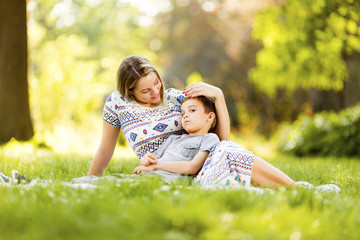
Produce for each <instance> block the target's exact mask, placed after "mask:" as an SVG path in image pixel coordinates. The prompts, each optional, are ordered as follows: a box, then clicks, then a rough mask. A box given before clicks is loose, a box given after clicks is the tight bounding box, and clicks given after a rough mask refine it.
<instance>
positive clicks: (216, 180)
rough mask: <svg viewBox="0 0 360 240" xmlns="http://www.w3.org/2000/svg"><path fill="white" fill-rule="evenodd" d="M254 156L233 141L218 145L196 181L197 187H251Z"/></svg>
mask: <svg viewBox="0 0 360 240" xmlns="http://www.w3.org/2000/svg"><path fill="white" fill-rule="evenodd" d="M253 163H254V154H253V153H252V152H250V151H247V150H245V149H244V148H243V147H241V146H240V145H238V144H236V143H234V142H231V141H221V142H220V143H219V144H218V145H216V146H215V147H214V148H213V149H212V151H211V152H210V153H209V156H208V157H207V159H206V160H205V163H204V165H203V167H202V169H201V170H200V172H199V173H198V174H197V176H196V177H195V179H194V183H195V184H196V185H203V186H204V185H214V184H216V185H225V186H229V187H230V188H233V187H238V186H245V187H250V182H251V173H252V167H253Z"/></svg>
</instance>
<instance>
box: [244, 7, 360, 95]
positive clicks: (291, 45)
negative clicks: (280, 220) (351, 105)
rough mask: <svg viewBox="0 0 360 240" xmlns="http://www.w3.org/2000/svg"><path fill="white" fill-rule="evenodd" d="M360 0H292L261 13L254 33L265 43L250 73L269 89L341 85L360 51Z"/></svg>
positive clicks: (327, 88)
mask: <svg viewBox="0 0 360 240" xmlns="http://www.w3.org/2000/svg"><path fill="white" fill-rule="evenodd" d="M359 13H360V2H359V1H356V0H331V1H330V0H289V1H286V3H285V4H284V5H282V6H281V7H275V6H272V7H270V8H268V9H267V10H265V11H263V12H262V13H260V14H259V15H258V18H257V22H256V25H255V29H254V31H253V36H254V37H255V38H257V39H260V40H261V42H262V44H263V46H264V48H263V49H262V50H261V51H259V52H258V54H257V66H256V67H255V68H254V69H253V70H252V71H251V74H250V77H251V79H252V80H253V81H254V82H255V84H256V85H257V86H258V87H259V88H260V89H262V90H264V91H265V92H267V93H270V94H274V93H275V90H276V89H277V88H278V87H283V88H286V89H288V90H291V91H293V90H295V89H296V88H298V87H303V88H305V89H309V88H312V87H314V88H317V89H320V90H330V89H333V90H341V89H342V88H343V86H344V81H346V80H347V79H348V75H349V74H348V69H347V62H346V58H348V57H350V56H352V54H353V53H354V52H360V38H359V36H360V26H359V19H360V14H359Z"/></svg>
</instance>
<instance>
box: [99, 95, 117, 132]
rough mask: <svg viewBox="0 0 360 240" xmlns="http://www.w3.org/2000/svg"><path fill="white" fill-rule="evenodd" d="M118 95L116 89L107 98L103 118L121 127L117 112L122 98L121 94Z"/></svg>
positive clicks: (112, 124) (114, 125)
mask: <svg viewBox="0 0 360 240" xmlns="http://www.w3.org/2000/svg"><path fill="white" fill-rule="evenodd" d="M117 95H118V94H117V92H116V91H115V92H113V93H112V94H110V96H109V97H108V98H107V100H106V102H105V105H104V109H103V119H104V120H105V121H106V122H107V123H109V124H110V125H111V126H113V127H116V128H120V127H121V123H120V120H119V116H118V114H117V110H118V109H119V105H121V102H119V101H120V99H118V98H119V96H117Z"/></svg>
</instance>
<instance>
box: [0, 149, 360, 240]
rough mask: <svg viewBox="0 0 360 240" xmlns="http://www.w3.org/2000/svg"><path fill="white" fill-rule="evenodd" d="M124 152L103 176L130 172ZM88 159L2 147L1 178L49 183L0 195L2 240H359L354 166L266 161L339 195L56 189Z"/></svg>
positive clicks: (357, 164) (358, 180) (132, 162)
mask: <svg viewBox="0 0 360 240" xmlns="http://www.w3.org/2000/svg"><path fill="white" fill-rule="evenodd" d="M122 151H125V150H122V149H120V150H118V152H117V153H116V154H115V157H114V160H113V161H112V162H111V163H110V166H109V168H108V169H107V171H106V174H111V173H131V171H132V169H133V168H134V167H135V166H136V165H137V163H138V161H137V160H136V159H135V158H134V157H133V156H132V155H126V157H121V156H124V155H125V154H124V155H123V154H121V152H122ZM119 152H120V154H119ZM127 156H129V157H127ZM91 159H92V155H84V154H75V153H55V152H53V151H50V150H45V149H34V148H33V147H31V146H28V145H25V146H22V145H21V147H16V146H15V147H14V146H6V147H1V148H0V172H3V173H5V174H7V175H9V174H10V172H11V170H12V169H16V170H18V171H19V172H21V173H23V174H24V175H26V176H28V177H30V178H36V179H38V180H46V181H47V182H48V183H47V184H37V185H34V186H29V185H20V186H11V187H9V186H0V196H1V198H0V239H290V240H297V239H360V230H359V226H360V194H359V192H360V159H346V158H342V159H339V158H296V157H293V156H285V155H280V154H278V153H277V154H275V155H273V156H272V157H271V158H270V159H269V161H270V162H271V163H272V164H273V165H275V166H277V167H278V168H280V169H282V170H283V171H284V172H286V173H287V174H288V175H289V176H290V177H292V178H293V179H294V180H296V181H300V180H302V181H308V182H311V183H313V184H315V185H319V184H326V183H336V184H337V185H338V186H339V187H340V188H341V189H342V191H341V193H339V194H334V193H327V194H324V193H319V192H316V191H311V190H305V189H297V190H286V189H280V190H276V191H265V192H263V193H259V192H252V191H247V190H242V189H240V190H211V189H200V188H193V187H192V186H190V185H164V184H163V183H162V182H161V181H159V180H156V179H154V180H146V181H141V182H124V183H121V184H115V183H108V184H103V185H100V186H98V187H94V188H88V189H81V188H73V187H70V186H68V185H66V184H63V182H69V181H70V180H71V179H72V178H74V177H79V176H84V175H86V173H87V171H88V168H89V165H90V162H91ZM49 182H50V183H49Z"/></svg>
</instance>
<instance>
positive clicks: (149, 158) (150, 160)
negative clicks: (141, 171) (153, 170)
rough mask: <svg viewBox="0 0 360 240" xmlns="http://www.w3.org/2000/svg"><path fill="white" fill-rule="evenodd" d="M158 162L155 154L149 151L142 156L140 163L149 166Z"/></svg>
mask: <svg viewBox="0 0 360 240" xmlns="http://www.w3.org/2000/svg"><path fill="white" fill-rule="evenodd" d="M156 163H157V157H155V155H154V154H152V153H150V152H148V153H146V154H145V155H144V156H143V157H142V158H141V162H140V165H143V166H149V165H152V164H156Z"/></svg>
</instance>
